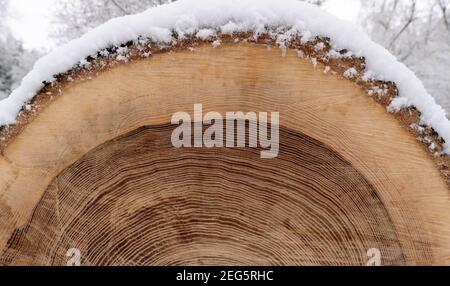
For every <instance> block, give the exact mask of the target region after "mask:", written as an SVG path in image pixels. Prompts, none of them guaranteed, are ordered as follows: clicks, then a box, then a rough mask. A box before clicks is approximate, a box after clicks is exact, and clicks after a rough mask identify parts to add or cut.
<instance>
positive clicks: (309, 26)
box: [0, 0, 450, 154]
mask: <svg viewBox="0 0 450 286" xmlns="http://www.w3.org/2000/svg"><path fill="white" fill-rule="evenodd" d="M279 28H283V29H279ZM173 31H175V32H176V33H177V34H178V36H179V37H180V38H184V37H188V36H192V35H193V36H198V37H199V38H202V39H203V38H208V37H210V36H213V35H214V33H216V32H221V33H225V34H230V33H233V32H243V31H249V32H253V33H255V34H259V33H264V32H267V33H273V32H274V31H275V32H278V31H279V34H280V35H284V36H285V37H286V38H285V39H287V40H289V38H292V37H300V38H301V42H302V43H305V42H307V41H309V40H312V39H314V37H315V36H323V37H329V38H331V40H332V43H331V44H332V46H333V49H334V50H337V51H338V50H341V49H347V50H349V51H351V52H352V54H354V55H357V56H364V57H365V58H366V64H367V73H366V74H370V76H371V78H376V79H380V80H386V81H393V82H395V83H396V85H397V87H398V89H399V94H400V96H399V98H396V99H395V100H394V101H393V102H392V105H391V106H390V108H389V109H390V110H391V111H393V112H395V111H398V110H400V109H402V108H405V107H408V106H415V107H416V108H417V109H418V110H419V111H420V112H421V113H422V117H421V121H422V122H421V124H424V125H428V126H430V127H432V128H434V129H435V130H436V131H437V132H438V133H439V135H440V136H442V138H443V139H444V140H445V142H446V143H445V146H444V148H445V152H446V153H447V154H450V122H449V121H448V119H447V118H446V114H445V111H444V110H443V109H442V108H441V107H440V106H439V105H437V104H436V102H435V100H434V99H433V97H431V95H430V94H429V93H428V92H427V91H426V90H425V88H424V86H423V84H422V83H421V82H420V80H419V79H418V78H417V77H416V76H415V74H414V73H413V72H412V71H411V70H409V69H408V68H407V67H406V66H405V65H403V64H402V63H399V62H398V61H397V59H396V58H395V57H394V56H393V55H391V54H390V53H389V52H388V51H387V50H386V49H384V48H383V47H381V46H380V45H378V44H375V43H374V42H372V41H371V40H370V39H369V38H368V37H367V36H366V35H365V33H363V32H362V31H361V30H359V29H358V28H357V27H356V26H354V25H353V24H351V23H350V22H346V21H341V20H338V19H337V18H335V17H334V16H332V15H330V14H328V13H327V12H325V11H323V10H321V9H320V8H318V7H316V6H313V5H310V4H307V3H303V2H300V1H296V0H214V1H210V0H179V1H177V2H174V3H172V4H167V5H162V6H158V7H155V8H152V9H149V10H147V11H145V12H143V13H140V14H136V15H131V16H125V17H121V18H116V19H113V20H111V21H109V22H107V23H105V24H103V25H101V26H99V27H98V28H96V29H94V30H92V31H90V32H89V33H87V34H85V35H84V36H82V37H81V38H79V39H76V40H74V41H72V42H70V43H68V44H66V45H64V46H61V47H59V48H57V49H55V50H54V51H53V52H51V53H50V54H48V55H47V56H45V57H43V58H41V59H40V60H39V61H38V62H37V63H36V64H35V66H34V69H33V70H32V71H31V72H30V73H29V74H28V75H27V76H26V77H25V78H24V79H23V81H22V84H21V85H20V87H18V88H17V89H16V90H14V92H13V93H12V94H11V95H10V96H9V97H8V98H6V99H4V100H2V101H0V125H1V126H3V125H8V124H13V123H15V120H16V117H17V115H18V113H19V111H20V109H21V108H22V106H24V105H25V104H26V103H27V102H28V101H29V100H30V99H32V98H33V97H34V96H35V95H36V93H37V92H38V91H39V90H40V89H41V88H42V87H43V82H44V81H46V82H53V81H55V79H54V75H57V74H60V73H64V72H66V71H68V70H70V69H71V68H72V67H74V66H75V65H77V64H80V63H82V62H81V61H83V60H84V59H85V58H86V57H88V56H90V55H94V54H96V53H97V52H98V51H101V50H104V49H106V48H108V47H110V46H111V45H119V44H122V43H126V42H128V41H133V40H136V39H137V38H138V37H139V36H143V37H147V38H150V39H152V40H153V41H154V42H158V43H160V44H161V45H163V44H164V45H170V44H172V43H174V42H176V39H174V38H173V36H172V35H173ZM280 39H281V38H280ZM216 44H219V43H216ZM317 48H321V47H320V46H319V47H317ZM332 55H333V56H335V57H340V56H341V55H339V54H337V53H332Z"/></svg>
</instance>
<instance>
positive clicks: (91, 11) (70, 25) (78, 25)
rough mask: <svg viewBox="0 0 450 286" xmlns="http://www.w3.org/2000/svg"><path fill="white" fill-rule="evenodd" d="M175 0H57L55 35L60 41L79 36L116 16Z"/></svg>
mask: <svg viewBox="0 0 450 286" xmlns="http://www.w3.org/2000/svg"><path fill="white" fill-rule="evenodd" d="M169 2H174V1H173V0H71V1H67V0H55V7H54V9H55V11H54V12H55V24H56V27H57V29H56V30H55V31H54V37H55V38H56V40H57V41H58V42H59V43H64V42H66V41H68V40H71V39H74V38H77V37H79V36H81V35H83V34H84V33H86V32H87V31H89V30H90V29H92V28H94V27H96V26H98V25H100V24H103V23H104V22H106V21H108V20H109V19H112V18H114V17H119V16H124V15H128V14H134V13H138V12H142V11H144V10H146V9H147V8H149V7H152V6H157V5H161V4H165V3H169Z"/></svg>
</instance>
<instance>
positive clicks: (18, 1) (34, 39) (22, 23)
mask: <svg viewBox="0 0 450 286" xmlns="http://www.w3.org/2000/svg"><path fill="white" fill-rule="evenodd" d="M53 1H54V0H13V1H11V2H10V3H11V11H10V12H11V15H10V21H11V26H12V30H13V32H14V33H15V35H16V36H17V37H18V38H19V39H22V40H23V43H24V47H25V48H26V49H39V50H44V51H45V50H49V49H51V48H53V47H54V43H53V42H52V41H51V40H50V38H49V33H50V30H51V23H50V17H51V13H52V4H53ZM360 6H361V4H360V0H329V2H327V3H326V5H325V6H324V8H325V10H327V11H328V12H330V13H332V14H334V15H336V16H337V17H338V18H341V19H344V20H348V21H352V22H355V23H356V20H357V16H358V13H359V10H360Z"/></svg>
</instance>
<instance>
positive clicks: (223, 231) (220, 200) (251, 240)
mask: <svg viewBox="0 0 450 286" xmlns="http://www.w3.org/2000/svg"><path fill="white" fill-rule="evenodd" d="M224 126H225V123H224ZM173 128H174V127H173V126H157V127H143V128H139V129H138V130H136V131H133V132H130V133H129V134H126V135H124V136H121V137H119V138H116V139H113V140H111V141H109V142H106V143H104V144H102V145H100V146H99V147H97V148H95V149H94V150H92V151H90V152H89V153H88V154H86V155H85V156H84V157H83V158H81V159H80V160H78V161H77V162H76V163H74V164H73V165H71V166H70V167H68V168H67V169H65V170H64V171H63V172H61V174H59V175H58V176H57V177H56V178H55V179H54V180H53V182H52V183H51V184H50V186H49V188H48V189H47V190H46V191H45V193H44V196H43V198H42V199H41V201H40V202H39V204H38V205H37V207H36V210H35V211H34V212H33V215H32V216H31V219H30V220H29V221H28V222H27V224H26V225H24V226H23V227H22V228H20V229H18V230H16V231H15V233H14V234H13V235H12V236H11V238H10V240H9V242H8V244H7V247H6V251H5V253H4V254H3V255H2V257H0V263H3V264H7V265H14V264H19V265H23V264H25V265H65V264H66V261H67V259H68V258H67V257H66V256H65V255H66V251H67V250H68V249H70V248H79V249H80V251H81V253H82V254H83V255H82V257H83V264H84V265H186V264H188V265H222V264H226V265H365V264H366V262H367V260H368V257H367V255H366V252H367V250H368V249H370V248H373V247H377V248H379V249H380V250H381V251H382V256H383V263H384V264H385V265H403V264H404V263H405V259H404V256H403V252H402V249H401V246H400V243H399V241H398V239H397V235H396V232H395V229H394V226H393V225H392V223H391V221H390V218H389V215H388V212H387V211H386V210H385V209H384V206H383V204H382V203H381V201H380V199H379V198H378V196H377V194H376V191H375V190H374V188H373V187H372V186H371V185H370V183H368V182H367V181H366V180H365V179H364V177H363V176H362V175H361V174H360V173H359V172H358V171H357V170H355V169H354V168H353V167H352V166H351V164H349V163H348V162H346V161H345V160H344V159H343V158H341V157H340V156H339V155H338V154H336V153H335V152H334V151H333V150H331V149H329V148H328V147H327V146H324V145H323V144H321V143H320V142H318V141H316V140H314V139H312V138H310V137H308V136H306V135H304V134H301V133H297V132H295V131H291V130H284V129H283V130H281V134H280V135H281V138H280V140H281V142H282V145H281V150H282V152H281V153H280V154H279V156H278V158H276V159H274V160H261V159H260V156H259V150H258V149H251V148H212V149H207V148H193V149H188V148H181V149H175V148H174V147H173V146H172V144H171V141H170V136H171V133H172V130H173ZM429 254H430V252H429V249H428V248H426V247H425V248H424V253H423V256H424V257H425V256H427V255H429Z"/></svg>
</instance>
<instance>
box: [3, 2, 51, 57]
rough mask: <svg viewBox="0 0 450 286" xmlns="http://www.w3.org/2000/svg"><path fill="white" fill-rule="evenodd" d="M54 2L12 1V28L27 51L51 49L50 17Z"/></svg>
mask: <svg viewBox="0 0 450 286" xmlns="http://www.w3.org/2000/svg"><path fill="white" fill-rule="evenodd" d="M52 2H53V0H13V1H10V5H11V6H10V9H11V10H10V19H9V20H10V22H11V28H12V31H13V32H14V34H15V35H16V37H18V38H19V39H22V40H23V43H24V47H25V48H26V49H49V48H51V47H52V42H51V41H50V40H49V32H50V29H51V23H50V17H51V8H52Z"/></svg>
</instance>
